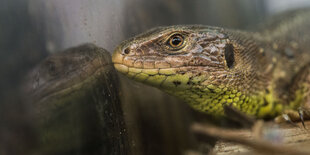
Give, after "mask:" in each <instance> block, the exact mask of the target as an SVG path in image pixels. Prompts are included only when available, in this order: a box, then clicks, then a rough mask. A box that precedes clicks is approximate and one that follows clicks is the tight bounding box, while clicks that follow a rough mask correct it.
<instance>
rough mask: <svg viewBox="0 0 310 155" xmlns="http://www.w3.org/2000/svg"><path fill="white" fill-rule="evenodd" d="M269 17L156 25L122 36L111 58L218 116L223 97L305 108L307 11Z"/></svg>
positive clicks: (251, 104)
mask: <svg viewBox="0 0 310 155" xmlns="http://www.w3.org/2000/svg"><path fill="white" fill-rule="evenodd" d="M283 17H284V18H283ZM266 25H268V26H265V28H264V29H262V30H257V31H254V32H248V31H240V30H231V29H225V28H219V27H211V26H201V25H184V26H183V25H174V26H167V27H158V28H154V29H152V30H149V31H148V32H146V33H143V34H140V35H138V36H136V37H133V38H131V39H129V40H127V41H124V42H122V43H121V44H120V45H119V46H118V47H117V48H116V49H115V51H114V54H113V58H112V59H113V62H114V66H115V68H116V69H117V70H118V71H119V72H121V73H123V74H125V75H126V76H128V77H130V78H132V79H134V80H136V81H139V82H143V83H145V84H148V85H152V86H154V87H157V88H159V89H161V90H163V91H165V92H167V93H169V94H171V95H173V96H177V97H179V98H181V99H183V100H185V101H186V102H187V103H189V105H190V106H191V107H193V108H194V109H196V110H198V111H202V112H205V113H208V114H211V115H213V116H215V117H222V116H225V113H224V110H223V106H224V105H231V106H233V107H234V108H236V109H238V110H240V111H241V112H243V113H245V114H247V115H251V116H255V117H257V118H266V117H275V116H277V115H279V114H281V113H290V112H292V110H294V111H293V113H294V112H297V110H298V108H299V107H303V109H305V108H307V107H308V106H309V103H310V90H309V88H310V31H309V30H308V29H309V27H310V11H307V10H302V11H292V12H290V13H286V14H285V15H284V16H283V15H282V16H279V17H278V18H274V20H273V22H270V24H266ZM308 96H309V97H308ZM288 111H290V112H288ZM296 119H297V118H296Z"/></svg>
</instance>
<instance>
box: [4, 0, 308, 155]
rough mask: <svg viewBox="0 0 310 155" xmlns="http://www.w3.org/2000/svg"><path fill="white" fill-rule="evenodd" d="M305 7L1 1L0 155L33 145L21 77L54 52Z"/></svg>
mask: <svg viewBox="0 0 310 155" xmlns="http://www.w3.org/2000/svg"><path fill="white" fill-rule="evenodd" d="M307 6H310V1H308V0H294V1H291V0H281V1H279V0H251V1H249V0H234V1H227V0H191V1H189V0H88V1H84V0H66V1H63V0H1V1H0V68H1V71H0V99H1V100H0V154H4V152H2V153H1V151H3V150H5V149H7V148H11V149H16V148H15V147H17V146H18V148H19V149H20V150H22V149H23V148H27V147H28V145H31V143H30V142H29V141H31V139H32V134H35V133H33V132H32V131H31V123H30V122H31V120H30V118H28V117H27V116H28V114H27V113H28V112H27V105H24V104H23V102H22V101H21V99H20V98H19V93H18V91H19V86H20V85H21V81H22V79H23V77H24V76H25V74H27V72H28V71H29V70H30V69H31V68H32V67H34V66H35V65H36V64H37V63H38V62H40V61H41V60H42V59H43V58H45V57H47V56H48V55H50V54H52V53H55V52H60V51H62V50H64V49H66V48H69V47H72V46H77V45H79V44H82V43H89V42H90V43H94V44H96V45H98V46H100V47H103V48H105V49H107V50H108V51H109V52H110V53H112V52H113V49H114V48H115V46H116V45H117V44H119V43H120V42H121V41H123V40H125V39H127V38H129V37H132V36H134V35H136V34H139V33H141V32H143V31H145V30H147V29H149V28H152V27H156V26H163V25H174V24H203V25H213V26H221V27H226V28H232V29H243V30H247V29H253V27H256V26H257V25H258V24H259V23H261V22H262V21H264V19H266V18H268V17H270V16H271V15H273V14H276V13H280V12H284V11H286V10H291V9H296V8H302V7H307ZM123 83H124V82H123ZM133 85H134V86H133V87H135V88H138V89H140V88H141V87H143V86H139V85H138V86H137V85H136V84H133ZM124 89H125V88H124ZM143 89H148V91H147V92H153V91H154V92H156V93H159V92H157V90H155V89H153V88H143ZM122 94H124V91H123V93H122ZM125 94H126V92H125ZM133 95H137V94H133ZM124 96H126V95H124ZM127 96H128V95H127ZM121 97H122V96H121ZM124 98H126V97H124ZM137 98H139V97H137ZM125 100H127V99H125ZM128 100H129V99H128ZM158 101H160V100H158ZM139 102H147V100H142V99H141V100H140V101H139ZM123 104H124V106H125V107H126V106H128V107H129V106H132V105H133V104H130V103H127V104H126V103H123ZM128 124H130V123H128ZM25 141H26V142H25Z"/></svg>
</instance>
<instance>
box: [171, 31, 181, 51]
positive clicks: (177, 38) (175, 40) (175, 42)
mask: <svg viewBox="0 0 310 155" xmlns="http://www.w3.org/2000/svg"><path fill="white" fill-rule="evenodd" d="M183 40H184V39H183V37H182V36H181V35H179V34H176V35H173V36H172V37H171V38H170V41H169V44H170V46H171V47H173V48H177V47H180V46H181V45H182V44H183Z"/></svg>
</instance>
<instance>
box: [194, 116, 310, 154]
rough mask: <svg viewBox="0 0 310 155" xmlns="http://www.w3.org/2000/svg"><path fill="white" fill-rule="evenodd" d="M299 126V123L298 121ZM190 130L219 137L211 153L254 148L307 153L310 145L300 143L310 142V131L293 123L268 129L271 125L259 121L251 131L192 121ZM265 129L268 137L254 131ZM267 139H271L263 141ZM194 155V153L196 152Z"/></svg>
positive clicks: (309, 123)
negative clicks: (276, 138)
mask: <svg viewBox="0 0 310 155" xmlns="http://www.w3.org/2000/svg"><path fill="white" fill-rule="evenodd" d="M298 125H299V126H300V124H298ZM306 126H310V122H306ZM191 129H192V131H193V132H194V133H196V134H199V135H204V136H208V137H213V138H217V139H219V140H220V141H219V142H217V144H216V146H215V147H214V149H213V151H212V154H233V153H235V154H236V153H238V154H242V153H243V154H246V153H249V152H251V151H252V149H254V150H255V151H256V153H261V154H282V155H284V154H285V155H293V154H294V155H297V154H298V155H309V154H310V149H309V148H308V149H307V148H306V147H302V145H303V144H309V142H310V136H309V135H310V134H309V132H308V131H307V129H304V128H299V127H296V126H288V125H280V126H279V128H270V124H266V125H264V127H263V126H262V125H261V124H260V125H256V127H254V128H253V130H252V131H251V130H231V129H223V128H218V127H214V126H210V125H203V124H199V123H195V124H193V125H192V127H191ZM264 129H266V130H267V131H266V133H265V135H267V136H263V135H259V134H257V133H260V132H261V133H262V132H263V130H264ZM259 130H260V132H259ZM268 130H269V131H268ZM272 133H277V134H278V136H281V138H280V139H281V140H277V141H275V140H272ZM268 136H269V137H268ZM262 137H264V138H262ZM269 138H271V141H274V142H271V141H270V140H266V139H269ZM240 144H241V145H240ZM244 146H245V147H244ZM190 154H191V153H190ZM194 154H197V152H195V153H194Z"/></svg>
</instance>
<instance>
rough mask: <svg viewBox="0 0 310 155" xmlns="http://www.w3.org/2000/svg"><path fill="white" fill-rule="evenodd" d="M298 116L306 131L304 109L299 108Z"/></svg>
mask: <svg viewBox="0 0 310 155" xmlns="http://www.w3.org/2000/svg"><path fill="white" fill-rule="evenodd" d="M298 114H299V117H300V120H301V123H302V126H303V127H304V128H305V129H306V125H305V120H304V111H303V110H302V108H298Z"/></svg>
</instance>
